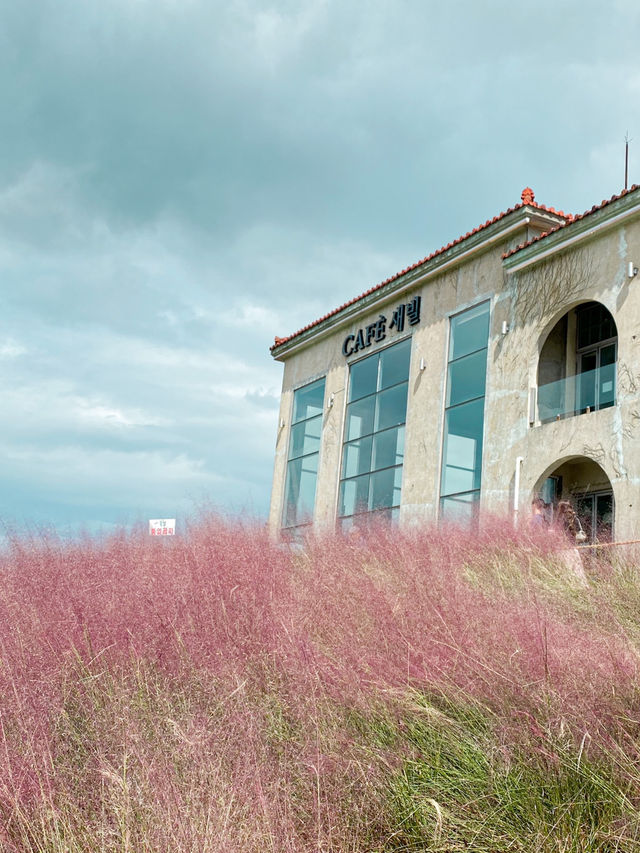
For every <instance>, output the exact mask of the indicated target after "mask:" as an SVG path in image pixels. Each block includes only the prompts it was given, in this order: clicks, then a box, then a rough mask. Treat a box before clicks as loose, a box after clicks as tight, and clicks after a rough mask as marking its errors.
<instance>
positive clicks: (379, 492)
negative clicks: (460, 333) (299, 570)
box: [338, 338, 411, 529]
mask: <svg viewBox="0 0 640 853" xmlns="http://www.w3.org/2000/svg"><path fill="white" fill-rule="evenodd" d="M410 355H411V339H410V338H409V339H407V340H404V341H401V342H400V343H398V344H395V345H394V346H391V347H388V348H387V349H384V350H381V351H380V352H378V353H375V354H374V355H370V356H369V357H368V358H364V359H362V360H361V361H357V362H355V363H354V364H352V365H351V371H350V376H349V396H348V403H347V412H346V422H345V433H344V444H343V448H342V476H341V479H340V495H339V501H338V516H339V517H340V519H341V521H340V524H341V526H342V528H343V529H349V528H350V527H352V526H353V525H354V524H356V523H364V521H365V519H364V516H365V515H370V516H371V519H369V520H372V519H373V517H374V516H373V515H372V514H375V517H376V518H380V519H383V518H384V519H389V518H393V517H394V513H393V510H394V508H397V507H399V506H400V494H401V489H402V464H403V461H404V435H405V421H406V416H407V394H408V388H409V360H410ZM367 523H368V521H367Z"/></svg>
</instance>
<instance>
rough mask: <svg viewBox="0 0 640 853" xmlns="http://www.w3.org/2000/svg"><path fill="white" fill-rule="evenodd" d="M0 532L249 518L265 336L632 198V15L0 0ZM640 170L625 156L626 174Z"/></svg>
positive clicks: (635, 38)
mask: <svg viewBox="0 0 640 853" xmlns="http://www.w3.org/2000/svg"><path fill="white" fill-rule="evenodd" d="M0 13H1V14H0V99H1V110H0V282H1V286H2V310H1V312H0V519H1V520H5V521H8V522H13V523H18V524H21V523H24V522H29V523H36V524H53V525H55V526H57V527H59V528H61V529H75V528H77V527H78V526H83V525H84V526H87V527H89V528H90V529H99V528H101V527H106V528H108V527H109V526H110V525H112V524H121V523H124V524H129V523H131V522H134V521H137V520H141V519H147V518H150V517H156V516H178V517H179V518H184V517H185V516H186V515H188V514H190V513H191V512H192V511H193V508H194V507H196V506H199V505H201V504H202V503H207V504H212V505H215V506H218V507H221V508H224V509H228V510H231V511H232V512H241V511H248V512H250V513H252V514H254V515H258V516H264V515H265V514H266V511H267V506H268V500H269V491H270V486H271V475H272V464H273V451H274V444H275V435H276V426H277V407H278V398H279V390H280V383H281V371H282V368H281V366H280V365H279V364H277V363H276V362H273V361H272V359H271V357H270V354H269V346H270V344H272V343H273V337H274V335H282V336H284V335H286V334H289V333H291V332H293V331H295V330H296V329H298V328H299V327H300V326H301V325H304V324H306V323H307V322H309V321H311V320H313V319H315V318H316V317H318V316H320V315H322V314H324V313H325V312H326V311H328V310H330V309H332V308H334V307H335V306H336V305H338V304H341V303H342V302H344V301H345V300H346V299H348V298H350V297H352V296H355V295H357V294H358V293H360V292H362V291H363V290H365V289H367V288H368V287H370V286H371V285H373V284H376V283H377V282H379V281H381V280H383V279H385V278H387V277H388V276H389V275H391V274H393V273H395V272H396V271H398V270H399V269H402V268H404V267H405V266H407V265H408V264H410V263H412V262H414V261H416V260H418V259H419V258H422V257H424V256H425V255H426V254H428V253H430V252H431V251H433V250H434V249H437V248H439V247H440V246H441V245H443V244H445V243H448V242H449V241H450V240H452V239H454V238H456V237H458V236H459V235H460V234H463V233H465V232H466V231H468V230H469V229H471V228H473V227H475V226H476V225H478V224H480V223H481V222H484V221H485V220H486V219H487V218H490V217H492V216H494V215H495V214H497V213H499V212H500V211H502V210H504V209H506V208H508V207H510V206H512V205H514V204H516V203H517V202H518V201H519V200H520V193H521V191H522V189H523V188H524V187H525V186H527V185H530V186H531V187H533V189H534V191H535V193H536V200H537V201H539V202H542V203H543V204H547V205H552V206H555V207H556V208H558V209H562V210H565V211H569V212H573V213H578V212H582V211H583V210H585V209H587V208H589V207H591V205H592V204H594V203H599V202H600V201H601V200H602V199H604V198H608V197H609V196H611V195H612V194H613V193H616V192H619V191H620V190H621V189H622V187H623V182H624V136H625V133H626V132H627V131H628V132H629V135H630V136H631V137H632V138H633V137H637V140H638V141H637V142H636V141H632V143H631V173H630V176H631V181H632V182H633V181H634V180H635V181H638V182H640V126H638V104H639V99H640V63H639V60H638V57H639V56H640V52H639V47H638V45H639V43H640V38H639V36H640V4H638V3H637V0H617V1H616V0H609V2H608V3H602V2H592V0H540V2H538V3H537V4H525V3H514V2H513V0H508V2H507V0H504V2H503V0H485V2H483V3H478V2H477V0H459V2H455V0H451V1H450V2H449V0H367V2H363V0H361V2H355V0H274V2H268V1H267V0H224V2H217V0H101V2H99V3H98V2H86V0H20V2H17V0H0ZM636 164H638V166H636Z"/></svg>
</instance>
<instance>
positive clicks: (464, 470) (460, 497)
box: [440, 302, 489, 521]
mask: <svg viewBox="0 0 640 853" xmlns="http://www.w3.org/2000/svg"><path fill="white" fill-rule="evenodd" d="M488 341H489V303H488V302H483V303H482V305H477V306H476V307H475V308H471V309H469V310H468V311H465V312H464V313H462V314H458V315H457V316H456V317H452V318H451V335H450V339H449V364H448V369H447V396H446V403H445V405H446V408H445V422H444V443H443V450H442V480H441V484H440V514H441V516H443V517H446V518H449V519H451V520H456V521H460V520H466V519H469V518H471V517H472V515H473V512H474V507H475V506H476V504H477V501H478V500H479V499H480V477H481V472H482V434H483V431H484V396H485V386H486V373H487V347H488Z"/></svg>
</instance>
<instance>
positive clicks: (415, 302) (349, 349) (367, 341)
mask: <svg viewBox="0 0 640 853" xmlns="http://www.w3.org/2000/svg"><path fill="white" fill-rule="evenodd" d="M421 302H422V297H420V296H414V297H413V299H412V300H411V302H403V303H402V304H400V305H398V307H397V308H396V309H395V311H394V312H393V316H392V317H391V320H390V322H389V323H388V324H387V318H386V316H385V315H384V314H380V316H379V318H378V319H377V320H376V321H375V322H374V323H369V325H368V326H364V327H363V328H362V329H358V331H357V332H356V333H355V334H351V335H347V337H346V338H345V339H344V343H343V344H342V354H343V355H345V356H350V355H355V353H357V352H360V351H361V350H364V349H366V348H367V347H370V346H371V344H373V343H376V344H377V343H379V342H380V341H383V340H384V339H385V338H386V337H387V333H388V332H390V331H391V330H392V329H395V331H396V332H403V331H404V327H405V323H406V324H407V325H409V326H415V325H416V324H417V323H419V322H420V305H421Z"/></svg>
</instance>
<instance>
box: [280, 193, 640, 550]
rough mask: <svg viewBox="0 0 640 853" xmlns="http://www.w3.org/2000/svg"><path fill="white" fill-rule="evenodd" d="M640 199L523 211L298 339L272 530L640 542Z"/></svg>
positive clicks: (283, 357)
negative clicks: (526, 531) (501, 521)
mask: <svg viewBox="0 0 640 853" xmlns="http://www.w3.org/2000/svg"><path fill="white" fill-rule="evenodd" d="M637 266H640V188H639V187H636V186H634V187H632V188H631V189H630V190H625V191H624V192H622V193H621V194H620V195H617V196H614V197H612V198H611V199H609V200H608V201H603V202H602V203H601V204H599V205H596V206H594V207H593V208H591V210H589V211H587V212H586V213H584V214H582V215H579V216H570V215H565V214H564V213H562V212H558V211H556V210H554V209H553V208H549V207H545V206H544V205H542V204H539V203H538V202H536V201H535V197H534V194H533V192H532V191H531V190H530V189H528V188H527V189H525V190H524V192H523V193H522V196H521V202H520V203H519V204H517V205H515V206H514V207H512V208H511V209H509V210H507V211H506V212H504V213H501V214H500V215H498V216H496V217H494V218H493V219H491V220H490V221H487V222H485V223H484V224H483V225H480V226H479V227H478V228H475V229H474V230H473V231H470V232H469V233H467V234H465V235H464V236H463V237H460V238H458V239H457V240H454V241H453V242H451V243H449V245H447V246H444V247H443V248H441V249H438V250H437V251H435V252H433V253H432V254H430V255H429V256H428V257H426V258H424V259H423V260H421V261H419V262H418V263H415V264H413V265H412V266H410V267H407V268H406V269H404V270H402V272H400V273H398V274H396V275H394V276H392V277H391V278H389V279H387V280H386V281H384V282H382V283H381V284H378V285H376V286H375V287H372V288H371V289H370V290H368V291H367V292H366V293H363V294H362V295H360V296H357V297H356V298H354V299H353V300H351V301H350V302H348V303H346V304H345V305H342V306H341V307H339V308H337V309H335V310H334V311H331V312H330V313H329V314H327V315H326V316H324V317H321V318H320V319H319V320H316V321H315V322H312V323H310V324H309V325H308V326H306V327H305V328H303V329H300V330H299V331H297V332H295V334H292V335H289V336H288V337H285V338H276V340H275V344H274V346H273V347H272V355H273V357H274V358H275V359H277V360H278V361H281V362H282V363H283V364H284V379H283V385H282V399H281V405H280V415H279V426H278V434H277V445H276V458H275V469H274V480H273V492H272V500H271V514H270V526H271V529H272V530H273V531H274V532H282V533H283V534H284V535H293V536H294V535H296V533H297V532H298V531H300V530H301V529H302V528H303V527H304V526H305V525H309V524H315V525H316V527H317V528H319V529H320V528H327V527H332V526H334V525H338V526H342V527H343V528H349V527H351V526H352V525H354V524H356V525H357V524H361V523H363V522H366V521H367V520H369V519H372V518H375V517H386V518H392V519H398V520H399V521H400V523H402V524H404V523H411V522H420V521H434V520H436V519H440V518H444V519H449V518H454V519H460V520H462V519H466V518H471V517H473V516H474V515H475V514H476V513H477V512H478V511H479V512H482V511H483V510H485V509H486V510H488V511H491V512H495V513H501V514H507V513H508V514H512V515H514V516H515V517H516V519H517V517H518V513H519V514H520V516H521V517H523V516H524V517H526V516H528V513H529V506H530V503H531V500H532V498H533V497H535V496H541V497H543V498H544V499H545V501H547V502H548V503H549V504H551V505H552V504H553V503H555V502H557V501H558V500H560V499H567V500H570V501H572V503H573V505H574V507H575V508H576V510H577V511H578V513H579V515H580V517H581V519H582V522H583V525H584V528H585V531H586V532H587V534H588V536H589V537H590V539H592V540H593V541H596V540H598V541H603V540H609V539H611V538H612V537H615V539H618V540H620V539H627V538H634V537H637V536H638V535H639V534H640V524H639V521H638V519H639V517H640V278H638V277H637Z"/></svg>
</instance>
